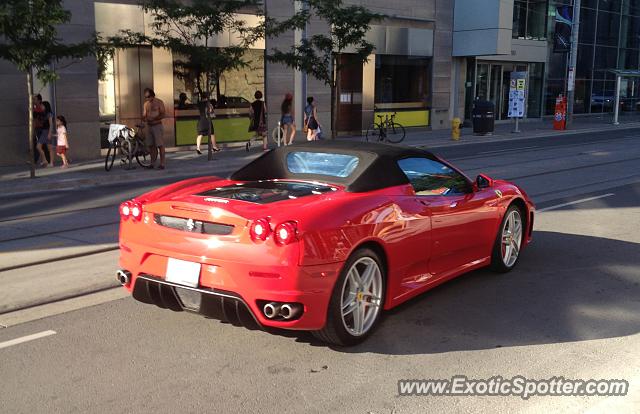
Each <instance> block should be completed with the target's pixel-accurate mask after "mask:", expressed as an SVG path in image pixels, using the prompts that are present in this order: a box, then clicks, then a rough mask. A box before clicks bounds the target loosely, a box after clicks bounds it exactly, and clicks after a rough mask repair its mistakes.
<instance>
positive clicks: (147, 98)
mask: <svg viewBox="0 0 640 414" xmlns="http://www.w3.org/2000/svg"><path fill="white" fill-rule="evenodd" d="M164 115H165V109H164V102H162V101H161V100H160V99H158V98H156V94H155V93H154V92H153V89H150V88H146V89H145V90H144V109H143V112H142V120H143V121H144V122H146V123H147V137H148V138H149V143H150V144H149V147H150V152H151V167H150V168H154V166H155V164H156V160H157V159H158V151H159V152H160V166H159V167H158V168H159V169H161V170H164V164H165V153H164V139H163V134H164V129H163V127H162V118H164Z"/></svg>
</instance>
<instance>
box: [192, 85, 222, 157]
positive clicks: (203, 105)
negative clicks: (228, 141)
mask: <svg viewBox="0 0 640 414" xmlns="http://www.w3.org/2000/svg"><path fill="white" fill-rule="evenodd" d="M214 108H215V100H213V99H212V100H209V99H207V96H206V95H205V94H203V95H202V98H201V99H200V102H198V111H199V112H200V118H198V137H197V138H196V152H197V153H198V154H202V151H200V144H201V143H202V137H210V139H211V145H212V147H213V150H214V151H215V152H218V151H220V148H218V145H216V135H215V131H214V130H213V123H212V121H211V120H212V118H215V113H214Z"/></svg>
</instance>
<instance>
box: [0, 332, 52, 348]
mask: <svg viewBox="0 0 640 414" xmlns="http://www.w3.org/2000/svg"><path fill="white" fill-rule="evenodd" d="M55 334H56V331H42V332H38V333H35V334H33V335H27V336H23V337H20V338H16V339H12V340H10V341H5V342H0V349H2V348H8V347H10V346H13V345H19V344H22V343H25V342H29V341H33V340H36V339H40V338H44V337H46V336H51V335H55Z"/></svg>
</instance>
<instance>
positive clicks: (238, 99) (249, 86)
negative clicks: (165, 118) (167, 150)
mask: <svg viewBox="0 0 640 414" xmlns="http://www.w3.org/2000/svg"><path fill="white" fill-rule="evenodd" d="M246 53H247V55H246V56H245V59H244V60H245V62H248V64H247V66H245V67H241V68H238V69H235V70H230V71H227V72H224V73H222V74H221V75H220V76H218V77H216V76H214V75H213V74H210V75H205V74H203V75H202V76H201V77H200V79H198V78H197V76H195V75H194V74H192V73H189V71H188V70H187V71H185V70H184V69H183V66H182V65H180V62H181V59H180V58H179V56H176V55H174V56H173V66H174V73H173V104H174V109H175V122H176V145H178V146H179V145H193V144H194V143H195V142H196V141H195V140H196V136H197V135H198V131H197V125H198V118H199V114H200V112H199V109H198V102H199V101H200V100H201V99H202V98H204V95H202V92H205V91H207V90H210V91H211V96H210V97H209V99H215V101H216V107H215V119H214V120H213V125H214V131H215V136H216V141H217V142H229V141H243V140H247V139H249V138H250V137H251V135H252V134H253V133H249V132H248V128H249V106H250V105H251V102H252V101H253V100H254V97H253V96H254V94H255V92H256V91H262V92H263V93H264V85H265V84H264V50H262V49H252V50H248V51H247V52H246ZM205 142H206V139H205Z"/></svg>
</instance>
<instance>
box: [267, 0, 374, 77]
mask: <svg viewBox="0 0 640 414" xmlns="http://www.w3.org/2000/svg"><path fill="white" fill-rule="evenodd" d="M306 5H307V7H306V8H304V9H303V10H301V11H300V12H299V13H296V15H294V16H293V17H292V18H291V19H288V20H286V21H283V22H277V21H275V20H271V19H270V20H267V26H268V27H267V33H268V34H269V35H271V36H274V35H278V34H280V33H282V32H283V31H285V30H291V29H300V28H302V27H304V24H305V23H306V22H307V21H308V20H309V18H310V17H311V15H316V16H317V17H319V18H321V19H322V20H324V21H325V22H326V23H327V24H328V25H329V32H328V33H326V34H324V33H323V34H315V35H313V36H311V37H308V38H306V39H302V41H301V42H300V43H299V44H297V45H293V46H292V47H291V48H290V49H289V50H280V49H277V48H274V49H272V51H271V53H270V55H269V59H270V60H271V61H274V62H278V63H283V64H285V65H287V66H290V67H293V68H295V69H298V70H301V71H303V72H306V73H308V74H310V75H312V76H313V77H315V78H316V79H318V80H321V81H324V82H325V83H326V84H327V85H329V86H331V87H334V86H335V82H336V79H335V77H334V76H333V68H334V67H335V69H336V70H337V71H339V70H340V69H341V66H340V62H338V60H337V59H336V56H337V55H339V54H341V53H344V52H345V51H348V52H349V53H352V54H354V55H356V59H355V61H359V62H366V61H367V59H368V57H369V55H370V54H371V53H372V52H373V50H374V46H373V45H372V44H371V43H370V42H368V41H367V40H366V38H365V36H366V34H367V32H368V31H369V28H370V25H371V23H372V22H375V21H378V20H382V19H383V18H384V17H385V16H384V15H382V14H379V13H373V12H371V11H369V10H368V9H367V8H365V7H362V6H355V5H353V6H345V5H344V4H343V1H342V0H308V1H306Z"/></svg>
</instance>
